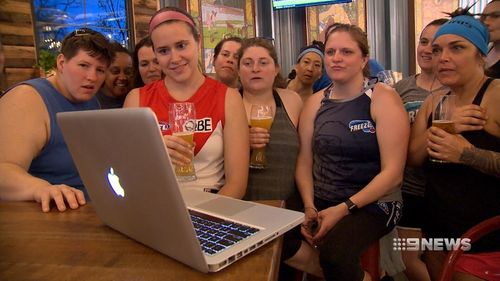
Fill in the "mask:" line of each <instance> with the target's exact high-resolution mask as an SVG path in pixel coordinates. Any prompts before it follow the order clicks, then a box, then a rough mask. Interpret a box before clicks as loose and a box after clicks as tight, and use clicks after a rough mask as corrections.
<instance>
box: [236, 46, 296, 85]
mask: <svg viewBox="0 0 500 281" xmlns="http://www.w3.org/2000/svg"><path fill="white" fill-rule="evenodd" d="M271 42H272V41H271V40H269V39H264V38H248V39H244V40H243V41H242V42H241V48H240V50H239V51H238V68H239V67H240V63H241V58H242V57H243V54H244V53H245V51H246V50H247V49H248V48H250V47H261V48H264V49H266V50H267V52H268V53H269V56H270V57H271V58H272V59H273V61H274V64H275V65H277V66H278V67H279V63H278V54H277V53H276V49H275V48H274V46H273V44H272V43H271ZM273 88H286V81H285V79H283V77H281V74H280V73H278V75H276V77H275V78H274V83H273Z"/></svg>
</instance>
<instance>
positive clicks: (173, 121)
mask: <svg viewBox="0 0 500 281" xmlns="http://www.w3.org/2000/svg"><path fill="white" fill-rule="evenodd" d="M168 114H169V123H170V130H172V135H173V136H176V137H180V138H182V139H183V140H185V141H186V142H187V143H189V144H190V145H191V146H192V145H193V137H194V132H195V130H196V112H195V108H194V104H193V103H190V102H181V103H171V104H170V105H169V111H168ZM175 175H176V176H177V180H178V181H194V180H196V173H195V170H194V165H193V158H191V162H189V164H185V165H175Z"/></svg>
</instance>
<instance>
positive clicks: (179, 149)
mask: <svg viewBox="0 0 500 281" xmlns="http://www.w3.org/2000/svg"><path fill="white" fill-rule="evenodd" d="M163 142H164V143H165V146H166V147H167V150H168V155H169V156H170V159H171V160H172V163H173V164H174V165H179V166H182V165H186V164H189V163H191V159H193V155H194V145H193V146H191V145H189V143H188V142H186V141H185V140H183V139H182V138H180V137H176V136H171V135H165V136H163Z"/></svg>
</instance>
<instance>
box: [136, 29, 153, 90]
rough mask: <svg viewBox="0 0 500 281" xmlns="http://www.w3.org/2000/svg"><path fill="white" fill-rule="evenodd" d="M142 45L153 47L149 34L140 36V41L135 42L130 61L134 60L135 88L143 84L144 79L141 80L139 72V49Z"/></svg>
mask: <svg viewBox="0 0 500 281" xmlns="http://www.w3.org/2000/svg"><path fill="white" fill-rule="evenodd" d="M142 47H150V48H153V42H151V37H149V35H148V36H146V37H144V38H142V39H141V41H139V42H138V43H137V44H135V49H134V55H133V57H132V61H133V62H134V79H135V87H136V88H137V87H142V86H144V81H142V77H141V73H140V72H139V50H140V49H141V48H142Z"/></svg>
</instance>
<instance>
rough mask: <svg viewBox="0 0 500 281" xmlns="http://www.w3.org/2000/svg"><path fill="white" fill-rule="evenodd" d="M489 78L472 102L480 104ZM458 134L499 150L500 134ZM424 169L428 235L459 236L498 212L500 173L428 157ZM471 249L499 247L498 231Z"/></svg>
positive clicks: (484, 132)
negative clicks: (426, 179) (495, 173)
mask: <svg viewBox="0 0 500 281" xmlns="http://www.w3.org/2000/svg"><path fill="white" fill-rule="evenodd" d="M492 80H493V79H491V78H489V79H488V80H487V81H486V82H485V83H484V84H483V86H482V87H481V89H480V90H479V92H478V93H477V95H476V97H475V98H474V101H473V104H476V105H480V104H481V101H482V99H483V96H484V93H485V92H486V89H487V87H488V85H489V83H490V82H491V81H492ZM428 127H430V124H429V122H428ZM461 134H462V136H463V137H464V138H465V139H467V140H468V141H469V142H470V143H471V144H472V145H474V146H475V147H477V148H480V149H485V150H490V151H495V152H500V138H498V137H496V136H493V135H491V134H489V133H488V132H486V131H485V130H477V131H466V132H462V133H461ZM426 169H427V172H428V182H427V187H426V192H425V202H426V212H427V216H426V218H427V219H426V220H425V221H424V232H425V234H426V236H427V237H430V238H432V237H440V238H459V237H460V236H461V235H462V234H464V233H465V232H466V231H467V230H468V229H469V228H471V227H472V226H474V225H476V224H478V223H480V222H481V221H483V220H485V219H487V218H491V217H493V216H498V215H500V203H499V201H498V200H499V199H500V178H499V177H495V176H493V175H488V174H485V173H482V172H481V171H479V170H476V169H474V168H472V167H469V166H466V165H462V164H454V163H435V162H431V161H428V163H427V164H426ZM471 251H475V252H477V251H500V232H499V231H497V232H495V233H494V234H491V235H488V236H485V238H484V239H481V240H479V241H478V242H477V243H473V244H472V249H471Z"/></svg>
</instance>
